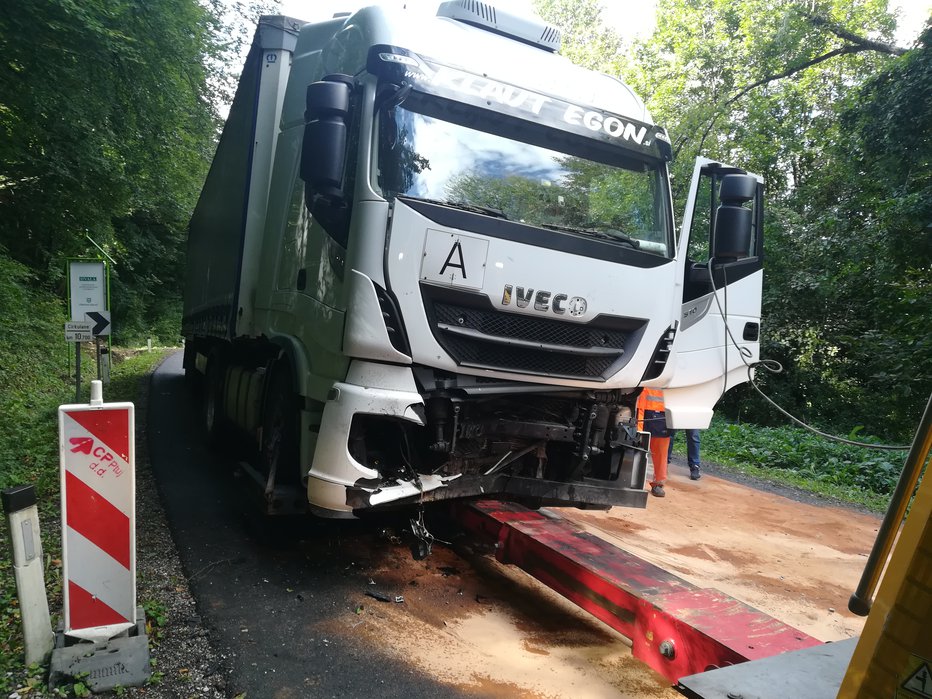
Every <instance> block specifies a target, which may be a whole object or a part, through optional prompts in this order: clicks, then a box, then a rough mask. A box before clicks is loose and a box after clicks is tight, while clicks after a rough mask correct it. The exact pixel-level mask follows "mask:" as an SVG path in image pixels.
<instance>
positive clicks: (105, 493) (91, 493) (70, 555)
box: [58, 381, 136, 641]
mask: <svg viewBox="0 0 932 699" xmlns="http://www.w3.org/2000/svg"><path fill="white" fill-rule="evenodd" d="M93 383H94V384H98V386H92V390H91V403H90V404H89V405H63V406H61V407H59V409H58V425H59V453H60V463H61V494H62V518H61V519H62V549H63V559H64V575H65V584H64V595H65V633H66V634H67V635H69V636H74V637H76V638H83V639H88V640H94V641H103V640H107V639H109V638H112V637H113V636H116V635H117V634H118V633H120V632H122V631H124V630H125V629H128V628H130V627H132V626H133V625H135V623H136V514H135V502H136V482H135V465H136V454H135V439H134V430H135V416H134V412H133V411H134V406H133V404H132V403H107V404H105V403H103V401H102V400H101V398H100V388H99V382H97V381H95V382H93ZM94 389H97V390H96V396H95V390H94Z"/></svg>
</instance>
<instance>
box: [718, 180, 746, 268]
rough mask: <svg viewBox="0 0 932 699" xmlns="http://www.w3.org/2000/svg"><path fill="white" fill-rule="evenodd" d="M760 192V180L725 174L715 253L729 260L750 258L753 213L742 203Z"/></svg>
mask: <svg viewBox="0 0 932 699" xmlns="http://www.w3.org/2000/svg"><path fill="white" fill-rule="evenodd" d="M756 194H757V179H756V178H754V177H752V176H751V175H725V176H724V177H723V178H722V184H721V187H720V188H719V192H718V199H719V201H720V202H721V204H720V206H719V207H718V211H717V212H716V214H715V235H714V237H713V240H714V244H713V250H712V256H713V257H715V258H716V259H717V260H719V261H722V262H725V261H731V260H737V259H740V258H743V257H747V256H748V255H749V254H750V248H751V224H752V220H753V219H752V216H753V212H752V211H751V209H746V208H745V207H743V206H742V204H745V203H747V202H749V201H752V200H753V199H754V197H755V195H756Z"/></svg>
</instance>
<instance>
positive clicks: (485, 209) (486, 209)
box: [401, 194, 508, 221]
mask: <svg viewBox="0 0 932 699" xmlns="http://www.w3.org/2000/svg"><path fill="white" fill-rule="evenodd" d="M401 196H403V197H405V198H407V199H416V200H417V201H425V202H427V203H428V204H437V205H438V206H449V207H450V208H451V209H459V210H460V211H469V212H470V213H474V214H484V215H485V216H494V217H495V218H503V219H505V220H506V221H507V220H508V217H507V216H506V215H505V212H504V211H502V210H501V209H493V208H492V207H491V206H475V205H473V204H463V203H461V202H456V201H441V200H439V199H427V198H425V197H414V196H411V195H410V194H402V195H401Z"/></svg>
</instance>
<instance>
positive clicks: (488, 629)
mask: <svg viewBox="0 0 932 699" xmlns="http://www.w3.org/2000/svg"><path fill="white" fill-rule="evenodd" d="M373 582H375V583H376V584H375V585H374V586H372V589H378V590H380V591H388V592H390V593H391V594H392V595H394V594H399V593H400V594H403V596H404V599H405V601H404V603H400V604H395V603H384V602H378V601H376V600H374V599H372V598H369V597H365V596H364V595H363V596H361V597H360V599H359V600H358V601H357V602H356V604H355V606H354V609H356V610H357V611H356V613H354V614H347V615H344V616H343V617H341V618H339V619H337V620H336V621H334V622H331V623H330V627H331V628H330V629H328V631H330V632H336V633H341V634H352V635H356V636H358V635H364V636H365V638H366V639H367V641H368V642H369V643H372V644H374V645H375V646H376V647H377V648H379V649H380V650H381V651H383V652H389V653H390V654H392V655H394V656H396V657H398V658H400V659H402V660H404V661H406V662H408V663H410V664H411V665H413V666H415V667H416V668H417V669H418V670H419V671H420V672H423V673H425V674H427V675H429V676H430V677H433V678H436V679H437V680H439V681H441V682H444V683H446V684H449V685H451V686H454V687H456V688H458V689H460V690H462V691H465V692H467V693H469V694H474V695H476V696H482V697H509V698H510V697H528V698H536V697H540V698H542V699H544V698H547V699H550V698H559V697H574V699H603V698H608V697H619V696H623V697H639V698H643V699H654V698H656V699H674V698H675V697H679V696H680V695H679V694H677V693H676V692H674V691H673V690H672V689H671V688H670V686H669V682H668V681H667V680H665V679H664V678H663V677H661V676H660V675H658V674H656V673H654V672H652V671H651V670H649V669H647V668H646V667H645V666H644V665H642V664H641V663H640V662H638V661H636V660H634V658H632V656H631V651H630V647H629V644H628V642H627V641H626V640H625V639H624V638H623V637H622V636H621V635H619V634H617V633H615V632H614V631H612V630H611V629H609V628H608V627H606V626H604V625H602V624H601V623H599V622H598V621H596V620H594V619H593V618H592V617H590V616H589V615H587V614H586V613H585V612H582V611H580V610H579V609H577V608H576V607H575V606H573V605H572V604H570V603H569V602H567V601H566V600H564V599H563V598H562V597H560V596H559V595H557V594H556V593H554V592H552V591H550V590H549V589H547V588H545V587H543V586H542V585H540V584H538V583H537V582H536V581H534V580H532V579H530V578H529V577H528V576H526V575H524V574H523V573H522V572H521V571H519V570H515V569H512V568H509V567H506V566H501V565H499V564H498V563H497V562H495V561H494V560H490V559H488V558H485V557H481V556H478V557H473V556H470V561H469V562H468V563H466V562H464V561H463V559H461V558H459V557H458V556H456V555H455V554H453V553H452V552H451V551H449V550H445V549H436V550H435V552H434V554H432V556H431V558H430V559H428V561H427V562H424V563H418V562H415V561H411V560H410V558H409V556H408V554H407V551H406V549H400V550H399V551H397V552H395V553H394V554H393V555H392V556H391V557H390V558H389V560H388V561H387V562H386V563H385V564H384V566H383V568H382V570H380V571H377V575H375V576H374V577H373ZM334 627H336V628H334Z"/></svg>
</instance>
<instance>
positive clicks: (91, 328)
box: [65, 259, 112, 402]
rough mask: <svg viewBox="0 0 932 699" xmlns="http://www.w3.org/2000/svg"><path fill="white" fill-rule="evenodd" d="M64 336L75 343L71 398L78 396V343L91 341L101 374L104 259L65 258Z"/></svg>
mask: <svg viewBox="0 0 932 699" xmlns="http://www.w3.org/2000/svg"><path fill="white" fill-rule="evenodd" d="M68 306H69V309H70V311H71V321H70V322H68V323H65V340H67V341H68V342H74V343H75V344H74V346H75V395H74V400H75V402H79V401H80V400H81V343H82V342H90V341H91V340H93V341H94V347H95V356H96V358H97V378H98V379H100V378H101V367H100V338H101V337H109V336H110V330H111V327H112V326H111V325H110V268H109V267H108V266H107V261H106V260H86V259H72V260H68Z"/></svg>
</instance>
